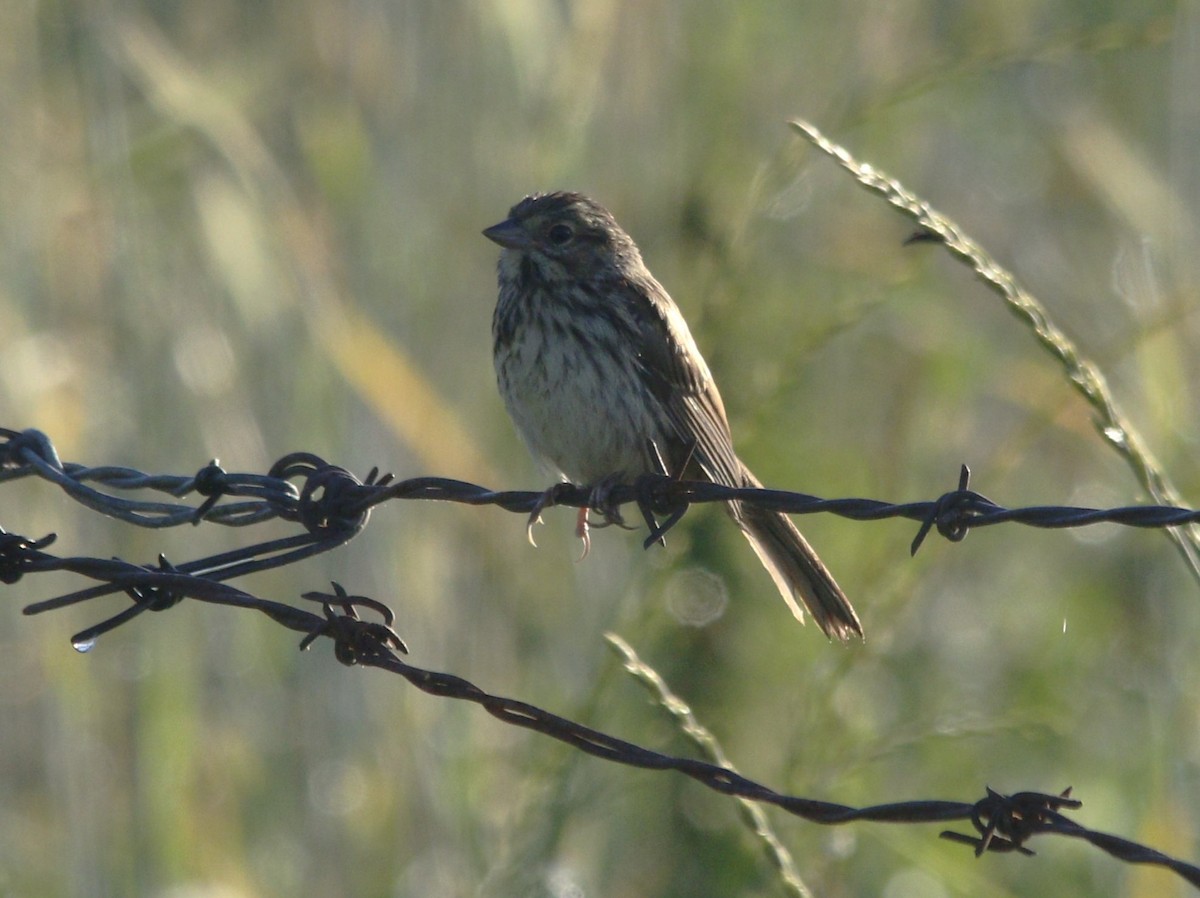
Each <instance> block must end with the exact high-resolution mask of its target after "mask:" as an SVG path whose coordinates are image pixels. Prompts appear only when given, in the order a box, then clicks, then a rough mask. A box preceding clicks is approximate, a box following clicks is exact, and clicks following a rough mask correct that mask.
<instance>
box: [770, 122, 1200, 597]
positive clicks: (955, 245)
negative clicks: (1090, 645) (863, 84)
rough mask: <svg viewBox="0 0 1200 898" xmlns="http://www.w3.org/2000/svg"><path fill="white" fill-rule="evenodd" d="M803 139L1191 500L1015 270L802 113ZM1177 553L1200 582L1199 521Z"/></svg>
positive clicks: (1157, 495) (1142, 464) (1132, 459)
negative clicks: (909, 231) (1014, 322)
mask: <svg viewBox="0 0 1200 898" xmlns="http://www.w3.org/2000/svg"><path fill="white" fill-rule="evenodd" d="M788 124H789V125H790V126H791V127H792V128H793V129H794V130H795V131H796V133H798V134H799V135H800V136H801V137H803V138H804V139H805V140H807V141H808V142H809V143H811V144H812V145H813V146H815V147H817V149H819V150H820V151H821V152H823V153H825V154H826V155H828V156H831V157H832V158H833V159H834V160H835V161H836V162H837V163H838V164H839V165H840V166H841V167H842V168H844V169H846V171H848V172H850V174H852V175H854V178H855V180H857V181H858V183H859V184H861V185H862V186H863V187H865V188H866V189H867V190H869V191H871V192H872V193H876V194H878V195H879V196H881V197H883V198H884V199H885V200H887V201H888V202H889V203H891V204H892V205H893V206H895V207H896V208H897V209H899V210H900V211H901V212H903V213H904V214H905V215H907V216H909V217H910V218H911V219H912V220H913V221H914V222H916V224H917V226H918V227H919V228H921V229H923V230H924V231H928V232H929V233H931V234H933V235H935V236H936V237H937V238H938V241H939V242H940V243H941V244H942V245H943V246H945V247H946V249H947V250H948V251H949V252H950V254H951V255H952V256H953V257H954V258H956V259H958V260H959V261H960V262H962V263H963V264H965V265H968V266H970V268H971V269H972V270H973V271H974V272H975V274H976V275H977V276H978V277H979V279H980V280H981V281H983V282H984V283H985V284H986V285H987V286H988V287H990V288H991V289H992V290H993V291H994V292H995V293H997V294H998V295H999V296H1000V298H1001V299H1003V300H1004V302H1005V304H1006V305H1007V306H1008V308H1009V310H1010V311H1011V312H1012V313H1013V314H1014V315H1016V316H1017V317H1018V318H1019V319H1021V321H1023V322H1024V323H1025V325H1026V326H1027V327H1028V328H1029V329H1030V330H1032V331H1033V333H1034V336H1035V337H1036V338H1037V341H1038V343H1040V344H1041V345H1042V347H1043V348H1044V349H1046V350H1047V351H1048V352H1049V353H1050V354H1051V355H1052V356H1054V358H1055V359H1057V360H1058V362H1059V364H1060V365H1061V366H1062V369H1063V373H1064V374H1066V376H1067V378H1068V380H1070V382H1071V383H1072V384H1073V385H1074V386H1075V389H1076V390H1077V391H1078V392H1079V393H1080V395H1082V396H1083V398H1084V399H1085V400H1086V401H1087V403H1088V404H1089V405H1090V406H1091V407H1092V409H1093V411H1094V417H1093V423H1094V424H1095V426H1096V430H1097V432H1099V434H1100V436H1101V438H1102V439H1103V440H1104V441H1105V442H1106V443H1108V445H1109V446H1110V447H1112V449H1114V450H1115V451H1116V452H1117V454H1118V455H1120V456H1121V457H1122V458H1123V459H1124V460H1125V462H1126V463H1127V464H1128V465H1129V467H1130V468H1132V469H1133V473H1134V475H1135V476H1136V477H1137V480H1138V483H1140V484H1141V485H1142V487H1143V489H1145V490H1146V492H1147V493H1149V494H1150V497H1151V498H1152V499H1153V500H1154V501H1155V502H1157V503H1159V504H1160V505H1178V506H1185V505H1186V503H1185V502H1184V500H1183V497H1182V496H1181V495H1180V494H1179V491H1178V490H1177V489H1176V488H1175V486H1174V484H1172V483H1171V480H1170V478H1169V477H1168V476H1167V474H1166V472H1165V471H1164V470H1163V469H1162V466H1161V465H1160V464H1159V463H1158V461H1157V460H1156V459H1155V458H1154V456H1153V454H1152V453H1151V452H1150V449H1149V448H1148V447H1147V446H1146V444H1145V442H1144V441H1143V440H1142V438H1141V436H1140V435H1139V434H1138V432H1137V430H1136V429H1135V428H1134V427H1133V425H1132V424H1131V423H1130V422H1129V420H1128V418H1126V417H1125V415H1124V414H1123V413H1122V412H1121V410H1120V408H1119V407H1118V406H1117V403H1116V400H1115V399H1114V398H1113V395H1112V391H1111V390H1110V389H1109V387H1108V383H1107V382H1106V381H1105V379H1104V375H1103V374H1101V373H1100V369H1099V368H1097V367H1096V365H1095V363H1093V362H1092V361H1091V360H1090V359H1088V358H1087V357H1086V356H1084V355H1083V354H1081V353H1080V351H1079V348H1078V347H1077V346H1076V345H1075V343H1074V342H1073V341H1072V340H1071V339H1070V338H1069V337H1068V336H1067V335H1066V334H1065V333H1064V332H1063V331H1062V329H1061V328H1059V327H1058V325H1056V324H1055V323H1054V321H1053V320H1051V318H1050V316H1049V314H1048V313H1047V312H1046V309H1045V307H1044V306H1043V305H1042V304H1041V303H1040V302H1039V301H1038V300H1037V299H1036V298H1035V297H1034V296H1032V295H1031V294H1030V293H1029V292H1028V291H1027V290H1026V289H1025V288H1024V287H1022V286H1021V285H1020V284H1019V283H1017V280H1016V278H1015V277H1013V275H1012V274H1011V273H1010V272H1009V271H1008V270H1007V269H1005V268H1004V267H1002V266H1001V265H1000V264H999V263H997V262H996V260H995V259H993V258H992V257H991V255H989V254H988V252H987V251H986V250H985V249H984V248H983V247H982V246H980V245H979V244H978V243H976V242H975V241H974V240H972V239H971V238H970V237H969V236H968V235H967V234H965V233H964V232H963V230H962V229H961V228H960V227H959V226H958V225H957V224H956V223H955V222H954V221H952V220H951V219H949V218H947V217H946V216H944V215H942V213H940V212H938V211H937V210H936V209H934V208H933V207H932V206H930V205H929V203H928V202H926V201H925V200H923V199H921V198H920V197H919V196H917V195H916V194H914V193H912V192H911V191H909V190H908V189H907V188H905V186H904V185H903V184H901V183H900V182H899V181H897V180H895V179H894V178H891V177H889V176H888V175H887V174H885V173H884V172H882V171H880V170H879V169H877V168H875V167H874V166H872V165H868V164H866V163H862V162H859V161H858V160H857V159H855V158H854V157H853V156H851V155H850V153H849V152H848V151H847V150H846V149H845V148H844V147H842V146H840V145H839V144H836V143H834V142H833V141H831V140H829V138H827V137H826V136H825V135H824V134H822V133H821V132H820V131H819V130H818V129H817V128H816V127H815V126H813V125H811V124H809V123H808V122H806V121H803V120H800V119H796V120H793V121H791V122H789V123H788ZM1165 532H1166V533H1167V535H1168V536H1169V537H1170V539H1171V540H1172V542H1174V544H1175V547H1176V548H1177V549H1178V550H1179V554H1180V555H1182V556H1183V559H1184V562H1185V563H1186V564H1187V566H1188V570H1189V571H1191V574H1192V577H1193V578H1194V579H1195V580H1196V582H1197V583H1200V530H1198V529H1197V528H1196V527H1195V526H1194V525H1189V526H1187V527H1173V528H1170V529H1168V530H1167V531H1165Z"/></svg>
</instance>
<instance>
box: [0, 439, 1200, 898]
mask: <svg viewBox="0 0 1200 898" xmlns="http://www.w3.org/2000/svg"><path fill="white" fill-rule="evenodd" d="M33 476H36V477H41V478H42V479H44V480H46V481H48V482H50V483H53V484H56V485H57V486H59V487H60V488H61V489H62V490H63V491H64V492H66V493H67V494H68V495H69V496H71V498H73V499H74V500H76V501H78V502H80V503H81V504H83V505H85V506H87V507H88V508H90V509H93V510H95V511H98V512H100V513H102V514H105V515H107V516H109V517H113V518H116V519H118V520H121V521H125V522H127V523H131V524H135V525H137V526H142V527H171V526H179V525H183V524H191V525H198V524H200V523H202V522H211V523H220V524H225V525H228V526H248V525H251V524H256V523H260V522H262V521H266V520H271V519H281V520H284V521H288V522H293V523H295V524H297V525H299V526H301V527H302V528H303V532H302V533H299V534H297V535H294V536H290V537H285V538H282V539H275V540H269V541H265V542H261V543H257V544H255V545H251V546H247V547H244V548H240V549H236V550H233V551H229V552H225V553H221V554H219V555H213V556H209V557H206V558H200V559H195V560H191V561H186V562H181V563H179V564H175V563H172V562H171V561H169V560H168V559H166V558H165V557H162V556H160V557H159V558H158V560H157V561H156V562H155V563H153V564H148V565H138V564H134V563H132V562H127V561H123V560H120V559H102V558H92V557H81V556H76V557H60V556H56V555H53V554H51V553H50V552H48V551H47V549H48V548H49V547H50V546H51V545H52V544H53V543H54V540H55V535H54V534H48V535H44V536H41V537H26V536H22V535H19V534H16V533H12V532H8V531H5V530H3V529H0V583H5V584H9V585H11V584H14V583H16V582H17V581H18V580H20V579H21V578H22V577H24V576H26V575H30V574H37V573H43V572H48V571H66V572H70V573H74V574H77V575H79V576H81V577H84V578H86V579H88V580H92V581H95V583H96V585H94V586H91V587H88V588H85V589H81V590H78V591H75V592H71V593H67V594H64V595H60V596H56V597H54V598H50V599H46V600H44V601H40V602H36V603H34V604H31V605H29V606H27V607H26V608H25V609H24V611H25V613H26V614H40V613H43V612H46V611H51V610H54V609H58V608H63V607H66V606H68V605H73V604H76V603H79V602H83V601H87V600H90V599H93V598H97V597H100V596H104V595H111V594H116V593H124V594H125V595H126V596H127V597H128V598H129V599H130V600H131V604H129V605H128V606H126V607H125V608H124V609H123V610H122V611H120V612H119V613H117V614H115V615H113V616H111V617H109V618H106V619H105V620H103V621H101V622H99V623H97V624H95V625H93V626H91V627H88V628H87V629H85V630H83V631H81V632H79V633H77V634H75V636H73V637H72V644H73V645H74V646H75V647H76V648H77V649H79V650H81V651H86V650H88V649H90V648H91V647H92V646H93V645H94V644H95V642H96V640H97V639H98V638H99V637H100V636H101V635H103V634H104V633H106V632H108V631H110V630H112V629H113V628H115V627H117V626H120V625H122V624H124V623H126V622H128V621H129V620H131V619H133V618H135V617H137V616H139V615H140V614H142V613H143V612H145V611H157V612H161V611H165V610H167V609H169V608H172V607H174V606H175V605H177V604H179V603H180V602H182V601H183V600H184V599H194V600H199V601H203V602H210V603H214V604H219V605H231V606H234V607H239V608H246V609H252V610H255V611H259V612H261V613H263V614H266V615H267V616H268V617H270V618H271V619H272V620H274V621H275V622H277V623H279V624H281V625H283V626H284V627H287V628H288V629H291V630H294V631H296V632H298V633H302V634H304V636H303V639H302V640H301V643H300V647H301V648H302V649H307V648H308V647H309V646H311V645H312V644H313V643H314V642H316V641H317V640H318V639H320V638H322V637H328V638H329V639H330V640H331V641H332V643H333V646H334V652H335V655H336V657H337V659H338V660H339V661H340V662H342V663H343V664H346V665H362V666H367V667H374V668H379V669H382V670H388V671H391V672H392V673H395V674H398V675H399V676H401V677H403V678H404V679H405V680H407V681H408V682H409V683H410V684H412V685H413V686H415V687H417V688H418V689H420V690H422V691H423V692H427V693H430V694H432V695H437V696H441V697H444V698H452V699H459V700H465V701H469V702H474V703H476V704H478V705H480V706H482V707H483V708H484V709H485V710H486V711H487V712H488V713H489V714H491V715H493V716H494V717H496V718H498V719H499V720H501V721H503V722H505V723H508V724H512V725H514V726H518V727H523V728H525V729H529V730H533V731H535V732H538V733H542V734H544V735H546V736H549V737H551V738H554V739H557V740H559V741H561V742H564V743H566V744H568V745H571V746H573V747H575V748H577V749H579V750H581V751H583V752H586V753H587V754H590V755H593V756H595V757H599V758H603V759H605V760H608V761H612V762H615V763H619V764H624V765H628V766H631V767H640V768H644V769H650V770H673V771H676V772H678V773H682V774H684V775H685V776H688V777H691V778H692V779H694V780H696V781H697V782H699V783H701V784H703V785H705V786H707V787H708V788H710V789H713V790H715V791H717V792H721V793H723V794H726V795H731V796H737V797H739V798H744V799H748V800H750V801H755V802H759V803H763V804H770V805H774V806H776V807H779V808H781V809H783V810H784V811H787V812H788V813H790V814H793V815H795V816H797V817H800V818H803V819H805V820H808V821H811V822H813V823H819V824H826V825H840V824H847V823H851V822H857V821H873V822H880V823H910V824H911V823H949V822H953V821H965V822H968V823H969V824H970V826H971V828H972V829H973V830H974V832H973V833H971V834H968V833H960V832H954V831H943V832H942V833H941V836H942V837H943V838H945V839H948V840H950V841H953V842H957V843H962V844H966V845H970V846H972V848H973V849H974V851H975V854H976V855H977V856H979V855H982V854H984V853H986V852H1018V853H1021V854H1025V855H1032V854H1033V851H1031V850H1030V849H1029V848H1028V846H1027V843H1028V842H1029V841H1030V840H1031V839H1032V838H1033V837H1034V836H1042V835H1060V836H1067V837H1071V838H1076V839H1082V840H1083V841H1086V842H1088V843H1090V844H1092V845H1093V846H1095V847H1097V848H1099V849H1101V850H1102V851H1105V852H1107V853H1108V854H1109V855H1111V856H1113V857H1115V858H1118V859H1120V860H1122V861H1125V862H1127V863H1131V864H1149V865H1154V866H1159V867H1163V868H1166V869H1168V870H1171V871H1172V872H1174V873H1176V874H1177V875H1178V876H1180V877H1182V878H1183V879H1184V880H1186V881H1187V882H1188V883H1190V884H1191V885H1192V886H1194V887H1196V888H1198V889H1200V867H1197V866H1195V865H1193V864H1190V863H1187V862H1185V861H1182V860H1178V859H1175V858H1172V857H1170V856H1168V855H1165V854H1163V853H1161V852H1159V851H1156V850H1154V849H1152V848H1149V847H1147V846H1145V845H1140V844H1138V843H1136V842H1133V841H1131V840H1128V839H1125V838H1122V837H1120V836H1115V835H1111V834H1108V833H1103V832H1097V831H1095V830H1091V829H1088V828H1087V827H1085V826H1082V825H1081V824H1079V823H1077V822H1075V821H1074V820H1072V819H1071V818H1069V817H1067V816H1066V815H1064V813H1063V811H1065V810H1078V809H1079V808H1080V807H1081V802H1080V801H1078V800H1077V799H1075V798H1072V797H1071V790H1070V789H1066V790H1064V791H1063V792H1062V793H1061V794H1058V795H1051V794H1044V793H1040V792H1033V791H1029V792H1018V793H1015V794H1011V795H1002V794H1000V793H998V792H995V791H993V790H992V789H990V788H988V789H986V792H985V794H984V796H983V797H982V798H979V799H977V800H975V801H943V800H917V801H903V802H895V803H887V804H879V805H873V806H869V807H850V806H847V805H842V804H836V803H832V802H826V801H819V800H814V799H810V798H803V797H799V796H793V795H786V794H783V793H780V792H777V791H775V790H773V789H771V788H770V787H768V786H765V785H763V784H761V783H758V782H756V781H754V780H752V779H749V778H747V777H745V776H743V775H741V774H739V773H737V772H735V771H733V770H731V769H729V768H728V767H725V766H721V765H718V764H712V763H708V762H705V761H700V760H695V759H690V758H684V757H676V756H673V755H668V754H663V753H661V752H657V751H653V750H651V749H647V748H643V747H641V746H638V745H636V744H634V743H632V742H628V741H625V740H623V739H618V738H617V737H615V736H611V735H608V734H606V733H603V732H601V731H599V730H595V729H592V728H590V727H586V726H583V725H582V724H579V723H576V722H574V721H571V720H568V719H566V718H564V717H560V716H558V715H555V714H553V713H551V712H549V711H546V710H544V709H542V708H539V707H537V706H535V705H531V704H529V703H527V702H522V701H519V700H517V699H513V698H506V697H504V696H499V695H494V694H491V693H488V692H486V691H484V690H483V689H481V688H479V687H478V686H476V685H475V684H474V683H471V682H470V681H468V680H465V679H463V678H462V677H458V676H455V675H453V674H449V673H443V672H438V671H431V670H425V669H422V668H419V667H415V666H412V665H410V664H408V663H406V662H405V661H404V660H403V659H402V658H401V657H400V656H401V655H402V654H406V653H407V651H408V649H407V646H406V645H405V643H404V641H403V639H402V638H401V637H400V635H399V634H397V633H396V632H395V630H394V629H393V623H394V615H393V613H392V611H391V609H390V608H388V607H387V606H386V605H385V604H383V603H382V602H379V601H377V600H374V599H371V598H368V597H364V596H356V595H351V594H349V593H347V592H346V591H345V590H344V589H343V588H342V587H341V586H340V585H338V584H336V583H335V584H333V591H332V592H329V593H326V592H309V593H305V594H304V595H303V596H302V599H304V600H305V601H308V602H314V603H317V604H319V606H320V610H321V612H322V613H321V614H317V613H316V612H314V611H311V610H308V609H306V608H304V607H297V606H294V605H289V604H286V603H283V602H277V601H272V600H268V599H263V598H260V597H258V596H255V595H252V594H251V593H248V592H245V591H243V590H240V589H237V588H236V587H233V586H230V585H229V584H228V583H227V582H226V581H228V580H230V579H233V578H235V577H239V576H243V575H246V574H250V573H254V572H257V571H262V570H266V569H270V568H274V567H279V566H282V565H286V564H292V563H294V562H296V561H299V560H301V559H304V558H308V557H311V556H313V555H316V554H319V553H322V552H326V551H329V550H330V549H333V548H336V547H337V546H340V545H343V544H345V543H346V542H348V541H349V540H351V539H353V538H354V537H355V536H356V535H357V534H358V533H360V532H361V531H362V529H363V528H364V527H365V526H366V524H367V522H368V518H369V514H370V510H371V509H372V508H373V507H374V506H375V505H378V504H380V503H382V502H386V501H389V500H392V499H425V500H439V501H449V502H461V503H465V504H469V505H495V506H498V507H500V508H504V509H507V510H509V511H512V512H517V513H523V514H526V515H529V516H530V520H531V521H532V520H533V519H534V518H536V516H537V515H538V514H539V513H540V511H541V510H542V509H544V508H546V507H547V506H549V505H566V506H572V507H576V508H591V509H592V510H594V511H595V512H596V513H598V514H600V515H603V516H604V517H605V518H606V520H608V521H610V522H613V523H624V520H623V517H622V514H621V509H622V507H623V506H625V505H630V504H633V505H636V507H637V508H638V509H639V511H640V513H641V515H642V517H643V519H644V520H645V521H646V523H647V525H648V527H649V530H650V535H649V536H648V537H647V538H646V545H647V546H650V545H652V544H653V543H655V542H656V541H658V540H660V539H661V538H662V536H663V534H664V533H665V532H666V531H667V529H669V527H670V526H672V525H674V524H675V523H676V522H678V520H679V519H680V517H682V515H683V513H684V512H686V510H687V509H688V507H689V506H690V505H692V504H696V503H704V502H725V501H729V500H730V499H737V500H738V501H741V502H747V503H753V504H757V505H760V506H762V507H765V508H771V509H775V510H779V511H784V512H788V513H793V514H808V513H816V512H830V513H833V514H837V515H840V516H842V517H847V518H850V519H853V520H880V519H884V518H893V517H899V518H906V519H909V520H912V521H914V522H918V524H919V526H918V531H917V533H916V536H915V537H914V539H913V544H912V551H914V552H915V551H916V550H917V548H918V547H919V546H920V545H921V543H922V541H923V540H924V539H925V537H926V536H927V535H928V534H929V533H931V532H932V531H934V530H936V531H937V532H938V533H939V534H941V535H942V536H944V537H946V538H947V539H949V540H951V541H958V540H961V539H963V538H964V537H965V536H966V535H967V533H968V532H969V530H970V529H971V528H973V527H980V526H988V525H992V524H999V523H1002V522H1017V523H1022V524H1026V525H1028V526H1033V527H1042V528H1065V527H1079V526H1086V525H1088V524H1095V523H1100V522H1109V523H1116V524H1122V525H1125V526H1131V527H1143V528H1163V527H1171V526H1176V525H1180V524H1185V523H1190V522H1194V521H1196V520H1197V519H1198V518H1200V512H1197V511H1195V510H1192V509H1186V508H1177V507H1172V506H1128V507H1123V508H1111V509H1092V508H1080V507H1069V506H1036V507H1027V508H1014V509H1009V508H1004V507H1003V506H1000V505H998V504H996V503H994V502H992V501H991V500H989V499H987V498H986V497H984V496H982V495H981V494H979V493H977V492H975V491H973V490H971V489H969V474H968V471H967V470H966V468H965V467H964V468H963V470H962V472H961V474H960V477H959V482H958V487H957V489H955V490H952V491H950V492H948V493H946V494H944V495H942V496H940V497H938V498H937V499H934V500H931V501H924V502H913V503H905V504H892V503H887V502H881V501H877V500H872V499H821V498H818V497H815V496H809V495H805V494H802V493H793V492H785V491H781V490H769V489H734V488H730V487H722V486H718V485H715V484H709V483H700V482H693V481H683V480H673V479H671V478H667V477H658V476H648V477H643V478H640V479H639V480H638V481H637V482H636V483H633V484H617V485H606V486H605V488H604V489H603V490H593V489H589V488H586V487H576V486H572V485H568V484H560V485H558V486H555V487H553V488H552V489H550V490H547V491H540V492H539V491H506V492H498V491H494V490H488V489H485V488H483V487H481V486H477V485H475V484H471V483H465V482H463V481H458V480H452V479H447V478H439V477H419V478H413V479H408V480H399V481H397V480H394V479H393V478H392V477H391V476H390V475H382V476H381V475H380V474H379V473H378V472H377V471H372V472H370V474H368V476H367V477H366V478H365V479H363V480H360V479H358V478H357V477H355V476H354V475H353V474H351V473H350V472H348V471H346V470H345V469H343V468H339V467H337V466H335V465H329V464H327V463H326V462H324V461H323V460H322V459H320V458H318V457H317V456H314V455H311V454H308V453H294V454H291V455H287V456H284V457H283V458H281V459H280V460H279V461H277V462H276V463H275V464H274V465H272V467H271V469H270V470H269V471H268V472H267V473H266V474H236V473H230V472H227V471H225V470H224V469H222V468H221V467H220V466H219V465H218V464H217V463H216V462H215V461H214V462H212V463H210V464H208V465H206V466H204V467H203V468H201V469H200V470H199V471H198V472H197V473H196V474H194V475H190V476H186V475H178V476H177V475H153V474H146V473H144V472H141V471H137V470H134V469H131V468H124V467H114V466H103V467H86V466H84V465H78V464H70V463H64V462H62V461H61V460H60V458H59V455H58V452H57V451H56V450H55V448H54V445H53V442H52V441H51V440H50V438H49V437H48V436H46V435H45V434H43V433H41V432H40V431H36V430H25V431H15V430H7V429H0V485H3V484H4V483H7V482H10V481H15V480H17V479H20V478H25V477H33ZM129 490H151V491H156V492H159V493H163V494H165V495H168V496H170V497H172V498H173V499H175V500H182V499H184V498H185V497H189V496H195V497H198V498H199V499H200V500H201V501H200V502H199V503H197V504H194V505H193V504H188V503H186V502H182V501H145V500H134V499H128V498H124V497H121V496H118V495H115V493H116V492H118V491H129ZM660 520H661V523H660ZM0 523H2V522H0ZM360 611H369V612H371V613H373V614H374V615H377V616H378V617H379V620H367V619H364V618H363V617H361V616H360V613H359V612H360Z"/></svg>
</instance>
